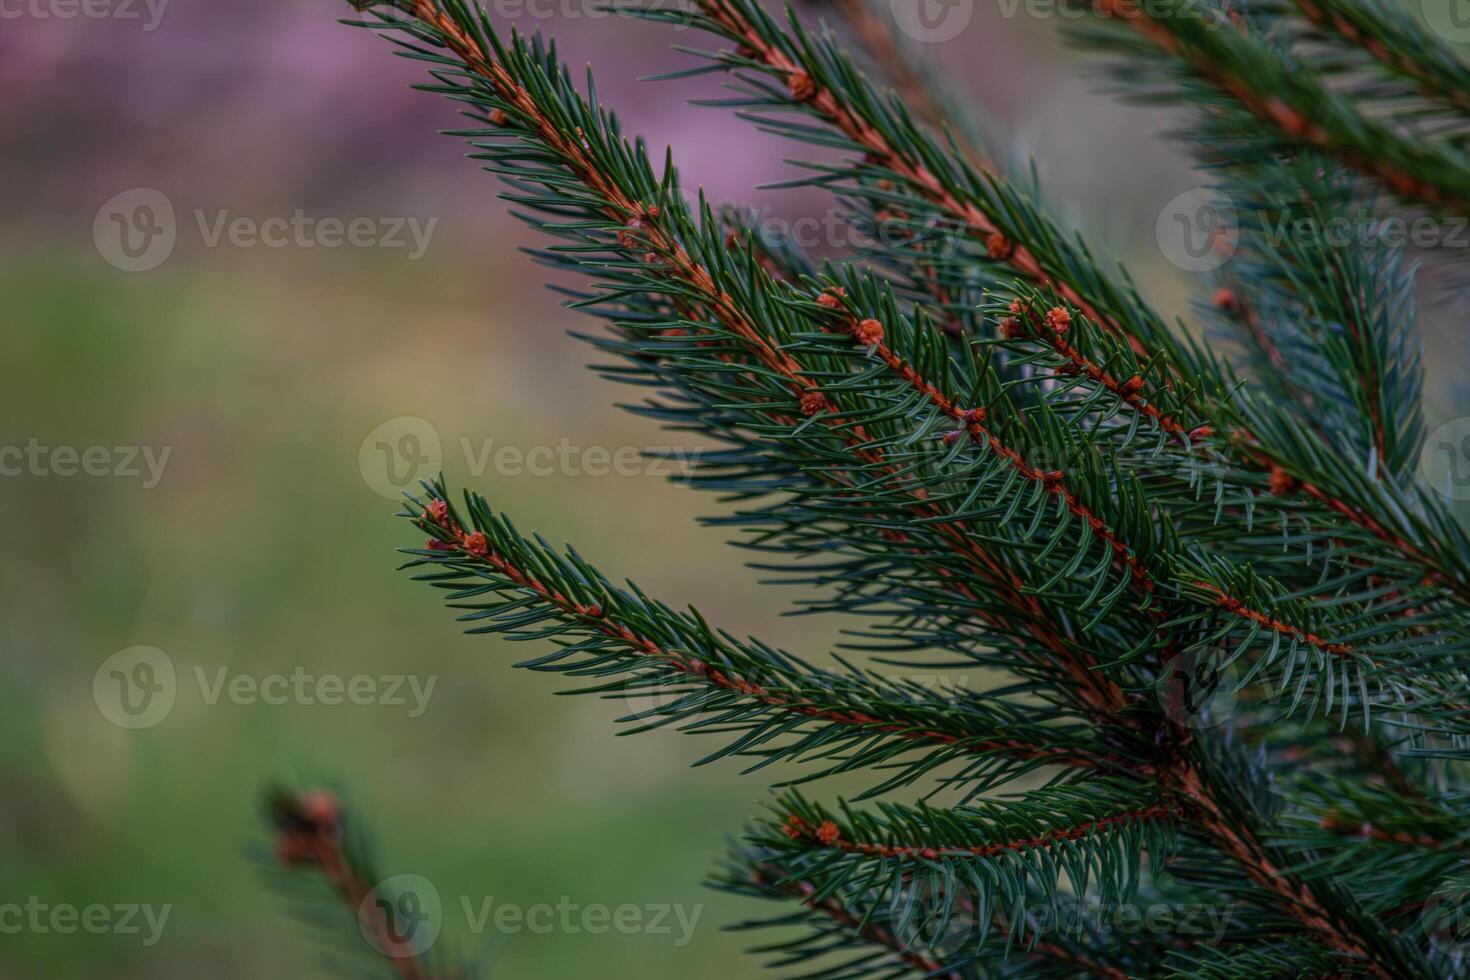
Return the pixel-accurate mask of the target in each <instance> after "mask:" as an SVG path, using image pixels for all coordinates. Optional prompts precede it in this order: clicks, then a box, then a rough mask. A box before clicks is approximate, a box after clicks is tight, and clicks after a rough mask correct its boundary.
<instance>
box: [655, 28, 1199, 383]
mask: <svg viewBox="0 0 1470 980" xmlns="http://www.w3.org/2000/svg"><path fill="white" fill-rule="evenodd" d="M695 8H696V9H695V10H694V11H693V12H691V13H684V12H681V11H669V10H663V9H659V8H657V7H647V8H632V10H633V12H635V13H638V14H640V15H641V16H644V17H647V18H648V19H651V20H665V21H675V22H678V23H681V24H687V25H690V26H694V27H698V28H700V29H703V30H706V31H708V32H710V33H712V34H714V35H716V36H719V37H721V38H723V39H725V40H727V41H729V42H731V43H733V44H735V45H736V46H737V47H736V51H735V52H733V53H731V52H721V53H710V54H707V55H706V57H708V58H709V59H711V61H712V62H713V63H714V64H717V65H722V66H724V67H725V68H727V69H728V70H730V71H732V72H734V73H736V74H737V76H738V77H739V78H740V79H741V80H742V81H743V82H744V83H745V88H746V89H747V90H748V94H747V95H746V96H745V97H743V98H740V99H737V100H733V101H729V102H726V103H720V104H727V105H732V106H736V107H739V108H742V109H744V110H747V111H750V110H755V111H760V110H768V109H782V110H789V111H792V112H795V113H798V114H800V115H801V116H804V117H807V118H812V119H815V120H817V121H818V122H819V123H821V124H822V125H823V126H825V127H829V128H830V130H831V133H830V134H828V135H825V136H824V135H823V134H822V133H821V132H820V131H819V130H816V129H814V128H813V127H812V126H810V125H807V124H805V123H798V122H788V121H784V120H775V119H770V118H768V117H766V116H763V115H753V116H752V118H754V119H756V121H757V122H759V123H760V124H762V125H763V126H766V127H768V128H771V129H773V130H774V131H776V132H780V133H783V134H784V135H788V136H791V137H793V138H796V139H800V140H803V141H806V142H811V143H816V144H819V145H831V146H836V147H838V148H840V149H843V150H847V151H849V152H852V153H856V154H860V155H861V157H862V159H861V162H859V163H855V164H853V165H851V166H848V167H837V168H831V167H825V166H823V167H817V166H813V168H812V169H814V170H815V171H816V172H817V174H818V176H817V177H815V178H813V179H812V181H811V182H813V183H818V184H822V185H827V186H832V185H837V184H845V185H851V186H852V187H853V193H854V195H856V196H867V197H869V198H870V199H872V200H874V201H875V202H879V203H878V204H877V207H878V208H879V209H880V210H884V211H887V210H889V209H898V210H901V211H903V212H905V213H907V214H909V215H910V217H913V216H916V215H918V214H920V213H925V212H927V213H928V214H929V215H930V218H931V221H932V224H933V225H934V226H935V227H940V228H954V229H956V230H957V231H958V232H959V233H960V234H962V235H964V236H966V237H968V238H971V239H974V240H975V241H976V242H978V243H979V244H980V246H981V247H982V249H983V251H982V253H981V254H982V256H983V257H984V258H986V259H988V261H989V262H990V263H992V264H996V265H998V266H1001V267H1005V268H1008V269H1009V270H1010V271H1011V273H1012V274H1019V275H1021V276H1023V277H1024V278H1026V279H1027V280H1029V281H1031V282H1033V283H1037V284H1039V285H1042V286H1046V287H1049V288H1052V289H1054V290H1055V291H1056V292H1057V293H1058V294H1059V295H1060V296H1062V297H1063V298H1064V299H1065V300H1066V301H1067V302H1068V303H1070V304H1071V305H1073V306H1075V307H1077V308H1078V309H1080V310H1082V311H1083V312H1084V313H1085V314H1086V315H1088V316H1089V317H1090V318H1092V319H1094V320H1095V321H1097V322H1098V323H1100V324H1102V325H1104V327H1105V328H1106V329H1109V330H1112V331H1114V332H1117V333H1118V334H1119V335H1120V336H1124V337H1126V338H1127V339H1128V341H1129V343H1130V344H1132V345H1133V346H1134V348H1135V351H1136V352H1137V353H1138V354H1139V355H1140V357H1147V356H1149V353H1150V352H1151V351H1152V350H1153V349H1155V348H1158V349H1163V350H1168V349H1170V348H1171V347H1172V341H1171V340H1170V338H1169V336H1168V331H1167V329H1166V328H1165V327H1164V326H1163V324H1162V323H1161V322H1160V321H1159V320H1158V318H1157V316H1156V315H1155V314H1153V313H1151V312H1150V311H1148V310H1147V308H1146V307H1144V306H1143V304H1142V301H1141V300H1140V299H1139V298H1138V297H1137V295H1136V294H1135V293H1133V292H1132V291H1131V290H1130V289H1127V288H1124V287H1119V286H1117V285H1115V284H1113V283H1112V282H1110V281H1109V280H1108V278H1107V277H1106V276H1105V275H1104V274H1103V273H1102V272H1101V271H1100V270H1098V269H1097V268H1096V266H1095V265H1094V264H1093V261H1092V259H1091V257H1090V255H1088V254H1087V252H1086V250H1085V248H1084V247H1082V246H1080V245H1073V244H1072V243H1071V242H1070V241H1069V240H1068V239H1067V237H1066V236H1064V235H1063V234H1062V233H1061V232H1060V231H1058V230H1057V229H1056V228H1055V227H1054V226H1053V225H1052V224H1051V222H1050V221H1049V220H1048V219H1047V218H1046V217H1045V216H1044V215H1043V214H1042V213H1041V212H1040V211H1039V210H1038V209H1037V208H1036V206H1035V205H1034V204H1033V203H1032V202H1031V201H1030V200H1029V199H1028V198H1027V197H1026V196H1024V195H1023V194H1021V193H1020V192H1018V191H1017V190H1016V189H1014V188H1012V187H1011V186H1010V185H1009V184H1008V183H1007V182H1006V181H1004V179H1003V178H1001V177H1000V176H999V175H997V174H995V173H994V172H992V171H988V170H986V171H981V170H977V169H975V168H974V167H971V166H970V165H969V164H968V163H966V162H964V161H963V160H956V159H955V158H954V155H952V154H950V153H948V152H947V151H946V149H945V148H944V147H942V146H941V145H940V144H939V143H938V142H936V141H935V140H934V139H932V138H931V137H929V136H928V135H927V134H925V133H924V132H923V131H922V130H921V129H920V128H918V127H917V126H915V125H914V123H913V121H912V120H911V119H910V118H909V115H908V113H907V111H906V109H905V107H904V106H903V105H902V104H900V103H899V102H898V101H896V100H894V99H891V98H885V97H884V96H883V95H881V94H880V93H878V92H877V91H876V90H875V89H874V88H873V87H872V85H871V84H870V83H869V82H868V81H867V80H866V79H865V78H863V77H862V75H861V74H860V73H859V72H857V70H856V69H855V68H854V67H853V66H852V64H851V63H850V61H848V59H847V58H846V56H845V55H844V54H843V53H842V52H841V51H840V50H839V49H838V48H837V46H836V44H835V41H834V40H833V39H832V38H831V37H821V38H817V37H813V36H811V35H810V34H808V33H807V32H806V31H805V30H804V29H802V28H801V26H800V25H799V24H798V23H797V22H796V21H795V19H794V18H788V23H787V25H786V28H785V29H784V30H783V29H782V27H780V26H779V25H778V24H777V22H776V21H775V20H774V19H772V18H771V17H770V16H769V15H767V14H766V13H765V12H764V11H763V10H762V9H761V7H760V6H759V4H757V3H756V2H754V0H696V2H695ZM695 53H698V52H695ZM868 184H873V185H875V187H874V189H872V190H870V189H869V188H868V187H867V186H866V185H868Z"/></svg>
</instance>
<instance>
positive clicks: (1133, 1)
mask: <svg viewBox="0 0 1470 980" xmlns="http://www.w3.org/2000/svg"><path fill="white" fill-rule="evenodd" d="M1088 2H1090V3H1091V5H1092V8H1093V9H1094V10H1095V11H1096V12H1097V13H1098V14H1100V15H1101V16H1102V17H1103V18H1104V19H1105V20H1108V21H1111V22H1119V23H1124V24H1127V25H1128V26H1129V27H1131V28H1133V29H1134V30H1136V31H1137V32H1138V33H1139V34H1140V35H1141V36H1142V37H1144V38H1147V39H1148V40H1149V41H1150V42H1152V43H1153V44H1154V45H1156V46H1157V47H1158V48H1159V49H1160V50H1161V51H1163V52H1165V53H1166V54H1168V55H1169V56H1171V57H1173V58H1175V59H1177V60H1178V62H1179V63H1180V64H1182V65H1185V66H1187V67H1188V68H1189V69H1190V70H1191V71H1193V72H1194V73H1195V74H1196V75H1198V76H1199V77H1200V78H1201V79H1203V80H1205V81H1207V82H1209V83H1210V84H1211V85H1213V86H1214V87H1215V88H1217V89H1218V90H1219V91H1220V93H1222V94H1223V95H1225V96H1227V97H1229V98H1231V99H1233V100H1234V101H1235V102H1237V103H1238V104H1239V105H1241V106H1242V107H1244V108H1245V109H1246V110H1248V111H1249V112H1250V113H1251V114H1252V115H1254V116H1255V117H1256V118H1257V119H1258V120H1259V121H1260V122H1261V123H1264V124H1266V125H1269V126H1272V127H1275V128H1276V129H1277V130H1278V131H1279V133H1280V134H1281V135H1282V136H1283V137H1285V138H1286V139H1287V140H1288V141H1290V142H1293V143H1296V144H1298V145H1301V146H1307V147H1311V148H1313V149H1316V150H1319V151H1321V152H1323V153H1326V154H1328V155H1329V156H1332V157H1335V158H1336V159H1338V160H1339V161H1341V162H1342V163H1344V164H1346V165H1348V166H1350V167H1352V168H1353V169H1355V170H1357V171H1358V172H1360V173H1362V174H1364V175H1365V176H1368V177H1371V178H1373V179H1375V180H1377V181H1379V182H1380V183H1381V184H1383V185H1384V186H1385V187H1387V188H1388V189H1389V190H1391V191H1392V192H1393V193H1394V194H1396V195H1398V196H1399V197H1400V198H1403V199H1406V200H1409V201H1421V202H1424V203H1426V204H1429V205H1432V206H1434V207H1437V208H1442V209H1444V210H1446V211H1451V212H1459V213H1465V212H1466V211H1467V210H1470V161H1467V160H1466V159H1465V158H1464V156H1463V155H1462V154H1460V153H1459V152H1457V151H1455V150H1454V149H1452V148H1451V147H1449V146H1447V145H1442V144H1440V143H1436V142H1431V141H1427V140H1419V141H1416V142H1411V141H1409V140H1407V139H1405V138H1403V137H1402V136H1401V135H1400V134H1398V133H1396V132H1395V131H1394V130H1393V129H1391V128H1390V127H1388V126H1387V125H1385V124H1383V123H1382V122H1380V121H1379V120H1377V119H1375V118H1372V117H1370V116H1369V115H1367V114H1365V113H1364V112H1362V111H1360V110H1359V109H1358V107H1357V106H1356V105H1354V104H1353V102H1352V101H1351V99H1349V98H1347V97H1345V96H1343V95H1339V94H1338V93H1336V92H1334V91H1332V90H1331V89H1330V88H1329V87H1328V86H1327V85H1326V84H1324V83H1323V81H1322V80H1321V79H1319V78H1318V77H1317V76H1316V75H1315V74H1314V73H1312V72H1310V71H1307V70H1304V69H1303V66H1301V65H1299V64H1292V63H1288V62H1287V61H1286V60H1285V59H1283V58H1282V57H1281V56H1280V55H1279V54H1278V53H1277V52H1276V51H1275V50H1273V49H1272V48H1270V47H1268V46H1267V45H1266V44H1264V43H1262V42H1260V41H1259V40H1257V39H1256V38H1254V37H1253V36H1251V35H1250V34H1248V33H1247V32H1246V31H1243V30H1241V29H1239V26H1238V23H1237V20H1238V19H1236V18H1232V17H1231V16H1230V15H1229V13H1227V12H1226V10H1225V8H1223V7H1215V6H1208V7H1205V8H1203V9H1199V8H1198V7H1197V5H1196V4H1194V3H1193V2H1191V0H1157V2H1151V3H1146V4H1140V3H1138V2H1137V0H1088Z"/></svg>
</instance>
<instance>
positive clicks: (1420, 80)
mask: <svg viewBox="0 0 1470 980" xmlns="http://www.w3.org/2000/svg"><path fill="white" fill-rule="evenodd" d="M1293 2H1294V3H1295V5H1296V8H1297V10H1299V11H1300V12H1301V14H1302V16H1303V17H1305V18H1307V19H1308V20H1309V21H1311V22H1312V23H1313V24H1315V25H1316V26H1317V27H1319V28H1321V29H1322V30H1323V31H1324V32H1330V34H1331V35H1333V36H1335V37H1336V38H1338V39H1340V40H1341V41H1343V42H1345V43H1347V44H1350V45H1354V46H1356V47H1359V48H1361V49H1362V50H1363V51H1364V52H1366V53H1367V54H1368V56H1369V57H1371V58H1372V59H1373V60H1374V61H1376V62H1378V64H1380V65H1382V66H1383V67H1384V68H1385V69H1387V70H1388V72H1389V73H1391V74H1392V75H1396V76H1398V77H1400V78H1402V79H1404V80H1406V81H1408V82H1410V83H1412V85H1413V86H1414V88H1415V90H1416V91H1417V92H1419V93H1422V94H1423V95H1426V96H1429V97H1432V98H1436V99H1443V100H1444V101H1446V102H1448V103H1449V104H1450V105H1452V106H1454V107H1455V108H1456V109H1458V110H1460V111H1461V112H1470V68H1467V67H1466V65H1465V64H1464V62H1462V61H1460V59H1459V58H1458V57H1456V55H1455V53H1454V52H1453V51H1450V50H1447V49H1446V47H1445V46H1444V44H1443V43H1442V42H1441V41H1440V40H1439V38H1437V37H1434V36H1433V35H1431V34H1430V33H1429V32H1427V31H1425V30H1424V29H1423V27H1421V26H1420V25H1419V23H1418V22H1416V21H1415V20H1414V19H1413V18H1412V17H1410V16H1409V15H1408V14H1407V13H1406V12H1405V11H1403V10H1398V9H1394V8H1392V7H1390V6H1388V5H1385V4H1382V3H1379V2H1377V0H1293Z"/></svg>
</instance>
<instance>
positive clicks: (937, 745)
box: [405, 487, 1120, 789]
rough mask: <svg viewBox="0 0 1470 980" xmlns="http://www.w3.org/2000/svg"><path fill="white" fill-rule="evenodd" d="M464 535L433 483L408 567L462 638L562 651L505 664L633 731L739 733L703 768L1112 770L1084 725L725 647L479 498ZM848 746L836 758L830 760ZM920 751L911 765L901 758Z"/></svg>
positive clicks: (762, 650) (897, 779)
mask: <svg viewBox="0 0 1470 980" xmlns="http://www.w3.org/2000/svg"><path fill="white" fill-rule="evenodd" d="M466 509H467V512H468V514H469V517H470V523H469V524H468V525H466V524H464V523H462V522H461V520H460V518H459V516H458V514H457V513H455V512H454V511H453V510H452V509H451V508H450V507H449V505H448V503H447V501H446V500H445V499H444V497H443V489H442V487H438V488H436V492H435V495H434V496H433V497H431V498H430V499H429V500H428V501H427V502H426V503H425V504H424V506H423V508H422V510H415V511H411V512H410V515H409V516H411V517H412V518H413V519H414V520H415V522H416V523H417V524H418V525H419V526H420V527H422V528H423V529H424V530H425V531H426V532H428V533H429V534H430V535H432V537H431V538H430V541H429V547H427V548H425V549H420V550H416V551H412V552H410V554H413V555H414V556H415V560H414V561H412V562H410V563H409V564H408V565H407V566H405V567H407V568H422V567H428V568H431V569H433V571H430V572H429V573H428V574H422V575H419V576H418V577H419V578H421V579H423V580H425V581H428V582H430V583H431V584H433V585H435V586H436V587H438V588H440V589H444V590H447V591H448V593H449V594H448V598H447V600H446V601H447V602H448V603H449V604H450V605H451V606H453V607H455V608H461V609H465V610H468V612H466V613H465V614H464V615H463V616H461V620H462V621H464V622H466V623H468V624H469V631H470V632H473V633H480V632H499V633H504V634H506V635H508V636H509V637H510V638H512V639H531V640H538V641H539V640H545V639H553V640H555V641H556V642H557V643H558V645H559V646H560V647H561V649H560V650H559V651H558V652H556V653H554V654H550V655H547V656H542V657H537V658H534V659H532V660H529V661H526V662H524V663H522V664H521V665H520V666H524V667H530V668H532V669H535V670H554V671H558V672H561V673H566V674H568V675H570V676H574V677H584V676H585V677H595V678H604V679H603V680H600V681H599V682H598V683H597V684H596V685H595V686H593V687H591V688H588V689H586V690H587V692H588V693H598V694H602V695H605V696H611V695H622V696H625V697H632V698H638V697H639V696H640V695H641V694H643V693H644V692H646V693H647V694H649V695H653V696H656V697H655V700H656V701H657V702H658V703H655V704H654V705H653V706H651V707H649V708H647V709H646V710H644V711H641V712H637V713H635V714H633V715H631V716H629V717H628V718H627V719H625V720H628V721H633V722H636V723H637V724H636V727H635V728H634V729H633V730H634V731H642V730H646V729H647V728H652V727H660V726H663V725H668V724H675V723H683V726H684V729H685V730H687V731H693V732H698V731H712V732H716V733H728V732H732V731H738V732H742V733H743V734H742V735H741V736H740V737H739V738H738V739H736V740H735V741H734V742H733V743H731V744H730V745H729V746H728V747H727V748H725V749H723V750H721V751H718V752H716V753H714V754H712V755H711V756H709V757H708V758H707V759H706V760H705V761H709V760H712V759H716V758H720V757H722V756H724V755H727V754H737V755H752V756H756V757H757V758H758V759H759V760H760V761H759V762H758V763H756V764H755V766H756V767H757V768H759V767H763V766H766V765H769V764H770V763H771V762H774V761H777V760H778V759H786V758H793V759H800V758H804V757H810V758H814V759H823V760H832V759H836V760H837V761H834V762H832V763H831V766H832V768H830V769H827V770H824V774H825V772H831V771H843V770H847V769H854V768H867V767H874V766H883V765H890V766H891V767H893V768H896V769H898V770H899V775H897V776H894V777H892V778H890V779H888V780H885V782H884V786H883V788H885V789H886V788H891V787H892V786H895V785H901V784H903V783H907V782H911V781H913V780H914V779H916V778H918V777H919V776H920V775H922V774H924V773H926V772H929V771H932V770H934V769H937V768H940V767H942V766H944V765H945V764H947V763H951V762H960V763H962V764H963V765H964V766H965V767H966V768H965V770H964V774H965V778H966V779H974V780H984V781H985V782H987V783H994V782H999V781H1004V780H1008V779H1011V778H1015V777H1016V776H1018V775H1021V774H1024V773H1026V772H1029V771H1031V770H1033V769H1035V768H1037V767H1039V766H1043V765H1058V766H1065V767H1082V768H1092V767H1101V768H1103V769H1112V768H1113V767H1115V766H1116V765H1118V764H1119V763H1120V760H1119V759H1117V758H1116V757H1110V756H1108V755H1107V754H1100V753H1098V752H1097V751H1096V747H1095V745H1094V744H1092V739H1091V738H1090V737H1089V733H1088V732H1087V730H1086V729H1085V728H1078V727H1076V726H1075V725H1068V724H1066V723H1065V722H1062V723H1060V724H1059V723H1058V722H1059V721H1060V720H1059V719H1057V718H1056V717H1054V716H1049V717H1042V716H1038V715H1037V714H1036V713H1035V712H1034V711H1031V710H1027V709H1026V708H1024V707H1022V706H1021V705H1019V704H1016V703H1013V702H1007V701H1004V700H1001V699H999V698H989V697H979V696H973V695H966V694H965V693H964V692H961V691H945V690H942V691H938V692H934V691H928V690H925V689H923V688H922V687H915V686H912V685H905V684H902V683H897V682H892V681H887V680H884V679H883V678H881V677H878V676H877V675H872V674H866V673H860V672H857V671H850V672H849V673H847V674H836V673H832V672H828V671H821V670H817V669H815V668H812V667H810V666H807V665H806V664H804V663H803V662H802V661H800V660H798V659H797V658H795V657H793V656H791V655H790V654H786V653H783V652H781V651H777V650H775V649H773V648H771V647H769V646H767V645H765V644H762V643H758V642H755V641H746V642H739V641H736V640H735V639H733V638H732V637H730V636H729V635H727V634H725V633H722V632H719V631H716V630H714V629H712V628H711V627H709V626H708V625H707V624H706V623H705V622H704V620H703V618H702V617H701V616H699V614H698V613H696V612H692V611H691V612H689V613H685V614H682V615H681V614H678V613H675V612H674V611H673V610H671V609H669V608H668V607H667V606H664V605H663V604H662V603H659V602H657V601H655V600H653V599H650V598H648V597H647V596H646V595H644V594H643V593H642V592H641V591H638V590H637V589H636V588H634V589H633V590H632V591H631V592H625V591H623V590H619V589H615V588H613V587H612V586H611V585H610V584H608V582H607V580H606V579H605V578H604V577H603V576H602V575H601V574H600V573H598V572H597V571H596V570H595V569H593V568H592V567H591V566H589V565H588V564H587V563H586V562H585V561H583V560H582V559H580V558H579V557H578V556H576V555H575V553H572V554H568V555H565V556H563V555H558V554H556V553H554V552H552V551H551V550H550V549H548V548H546V547H545V546H544V545H541V544H539V543H533V542H531V541H528V540H527V539H525V538H524V537H522V536H521V535H520V534H519V533H518V532H517V531H516V530H515V528H514V527H513V526H512V525H511V524H510V522H509V521H507V520H506V519H505V518H504V517H499V516H496V515H493V514H491V513H490V512H489V509H488V507H487V505H486V504H485V502H484V500H483V498H479V497H475V496H467V497H466ZM838 749H846V750H850V754H847V755H842V756H840V757H839V755H838V752H837V750H838ZM914 749H923V750H924V752H923V754H922V756H921V757H920V758H917V759H908V758H906V757H905V754H906V753H908V752H910V751H912V750H914Z"/></svg>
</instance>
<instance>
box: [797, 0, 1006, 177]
mask: <svg viewBox="0 0 1470 980" xmlns="http://www.w3.org/2000/svg"><path fill="white" fill-rule="evenodd" d="M811 3H812V5H813V6H815V7H817V8H819V9H821V8H830V9H832V10H833V11H835V12H836V13H837V15H838V16H839V17H840V18H841V19H842V21H843V22H844V23H845V24H846V25H847V27H848V29H849V31H851V33H852V35H853V37H854V38H855V39H856V40H857V42H858V44H859V45H861V47H862V50H863V51H864V52H866V53H867V55H868V57H869V58H870V59H871V60H872V62H873V63H874V64H875V65H877V66H878V67H879V68H880V69H881V70H882V71H883V73H884V76H885V77H886V78H887V79H888V80H889V81H891V82H892V83H893V87H894V90H895V91H896V93H897V94H898V97H899V99H900V100H902V102H903V104H904V105H906V106H908V107H910V109H912V110H913V113H914V115H915V116H917V117H918V118H919V119H920V120H922V121H923V122H924V123H925V124H926V125H928V126H929V127H930V128H931V129H933V130H935V131H936V132H940V133H943V134H944V135H945V137H946V138H947V139H948V140H949V141H951V142H953V144H954V145H955V147H956V149H958V150H959V152H960V153H962V154H963V155H964V157H965V159H966V160H968V161H969V162H970V165H971V166H973V167H974V168H975V169H976V170H978V171H980V172H982V173H1000V168H999V167H997V166H996V165H995V164H993V163H992V162H990V160H989V159H988V158H987V157H986V155H985V154H984V153H983V152H981V150H980V148H979V145H978V140H977V139H976V138H975V136H974V134H973V133H972V132H971V129H972V127H970V126H968V125H965V124H964V123H965V122H966V120H967V116H966V114H965V113H964V112H963V111H962V110H961V109H960V107H959V106H958V105H956V101H955V100H954V99H952V98H950V97H949V95H948V94H947V93H946V92H945V91H944V89H943V87H942V86H941V85H940V84H939V80H938V79H936V78H935V77H934V75H933V73H932V72H929V71H927V70H925V67H924V66H923V65H922V63H920V62H919V60H918V59H917V58H916V57H915V56H914V54H913V53H912V52H911V51H909V50H907V49H906V48H905V47H904V46H903V45H902V44H901V43H900V41H899V39H898V37H897V36H896V35H895V32H894V30H893V25H892V23H891V22H887V21H885V20H884V19H883V18H882V17H880V16H879V15H878V14H877V13H876V12H875V11H874V10H873V4H872V2H871V0H811ZM956 120H958V121H959V125H958V127H956V126H955V125H954V123H955V121H956ZM956 129H957V130H958V131H956Z"/></svg>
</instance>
